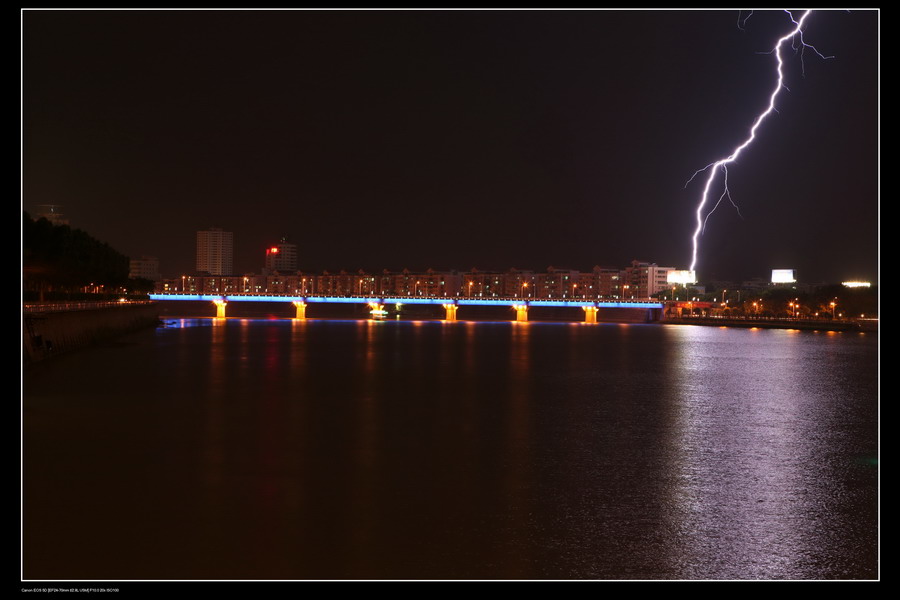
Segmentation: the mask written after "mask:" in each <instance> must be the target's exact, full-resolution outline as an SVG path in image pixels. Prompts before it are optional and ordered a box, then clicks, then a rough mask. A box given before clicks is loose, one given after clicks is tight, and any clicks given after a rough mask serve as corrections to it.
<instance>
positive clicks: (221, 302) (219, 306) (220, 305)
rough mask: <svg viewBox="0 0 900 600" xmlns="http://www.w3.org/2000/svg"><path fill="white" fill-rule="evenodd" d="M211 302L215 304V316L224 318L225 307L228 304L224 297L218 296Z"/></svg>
mask: <svg viewBox="0 0 900 600" xmlns="http://www.w3.org/2000/svg"><path fill="white" fill-rule="evenodd" d="M213 304H215V305H216V318H217V319H224V318H225V307H226V306H228V303H227V302H225V299H224V298H219V299H218V300H213Z"/></svg>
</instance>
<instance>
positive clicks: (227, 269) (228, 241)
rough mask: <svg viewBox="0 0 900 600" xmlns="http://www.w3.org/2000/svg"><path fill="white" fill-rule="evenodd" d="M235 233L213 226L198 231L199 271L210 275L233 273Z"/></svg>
mask: <svg viewBox="0 0 900 600" xmlns="http://www.w3.org/2000/svg"><path fill="white" fill-rule="evenodd" d="M233 257H234V235H233V234H232V233H231V232H230V231H222V230H221V229H219V228H217V227H212V228H210V229H207V230H205V231H198V232H197V271H198V272H200V273H209V274H210V275H217V276H223V275H224V276H227V275H231V271H232V268H233V267H232V265H233V259H234V258H233Z"/></svg>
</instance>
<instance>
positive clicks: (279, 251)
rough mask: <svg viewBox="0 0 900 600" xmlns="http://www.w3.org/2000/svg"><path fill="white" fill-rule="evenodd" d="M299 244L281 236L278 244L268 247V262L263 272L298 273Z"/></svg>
mask: <svg viewBox="0 0 900 600" xmlns="http://www.w3.org/2000/svg"><path fill="white" fill-rule="evenodd" d="M297 268H298V267H297V244H292V243H290V242H288V241H287V239H286V238H281V241H279V242H278V243H277V244H274V245H272V246H269V247H268V248H266V263H265V267H264V268H263V273H264V274H266V275H271V274H273V273H276V272H277V273H296V272H297Z"/></svg>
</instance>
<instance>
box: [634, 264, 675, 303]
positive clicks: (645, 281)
mask: <svg viewBox="0 0 900 600" xmlns="http://www.w3.org/2000/svg"><path fill="white" fill-rule="evenodd" d="M674 270H675V267H660V266H659V265H657V264H656V263H647V262H641V261H638V260H633V261H631V266H630V267H626V268H625V271H624V273H623V275H624V283H623V288H625V291H624V294H623V295H624V297H625V298H626V299H627V298H651V297H653V296H654V295H655V294H658V293H659V292H662V291H665V290H666V289H668V286H669V272H670V271H674ZM625 286H627V287H625Z"/></svg>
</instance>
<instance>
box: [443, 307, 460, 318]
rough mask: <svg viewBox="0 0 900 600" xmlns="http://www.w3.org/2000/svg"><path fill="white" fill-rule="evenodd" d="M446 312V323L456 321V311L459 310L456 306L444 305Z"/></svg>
mask: <svg viewBox="0 0 900 600" xmlns="http://www.w3.org/2000/svg"><path fill="white" fill-rule="evenodd" d="M442 306H443V307H444V310H446V311H447V318H446V319H445V320H446V321H455V320H456V309H457V308H459V307H458V306H457V305H456V304H443V305H442Z"/></svg>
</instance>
